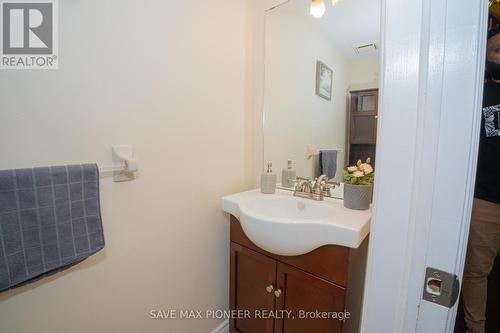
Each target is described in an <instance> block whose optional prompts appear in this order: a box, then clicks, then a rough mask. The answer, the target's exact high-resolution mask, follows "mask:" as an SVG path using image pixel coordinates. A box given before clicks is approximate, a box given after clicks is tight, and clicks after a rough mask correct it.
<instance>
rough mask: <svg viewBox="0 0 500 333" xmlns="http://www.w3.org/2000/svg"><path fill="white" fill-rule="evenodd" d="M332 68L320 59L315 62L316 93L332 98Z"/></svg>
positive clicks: (325, 97)
mask: <svg viewBox="0 0 500 333" xmlns="http://www.w3.org/2000/svg"><path fill="white" fill-rule="evenodd" d="M332 84H333V70H332V69H331V68H330V67H328V66H327V65H325V64H324V63H323V62H321V61H319V60H318V61H317V62H316V95H318V96H320V97H323V98H324V99H326V100H328V101H331V100H332Z"/></svg>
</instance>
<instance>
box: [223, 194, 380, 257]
mask: <svg viewBox="0 0 500 333" xmlns="http://www.w3.org/2000/svg"><path fill="white" fill-rule="evenodd" d="M222 209H223V210H224V211H225V212H227V213H230V214H232V215H234V216H235V217H237V218H238V219H239V221H240V223H241V226H242V228H243V231H244V232H245V234H246V235H247V237H248V238H249V239H250V240H251V241H252V242H254V243H255V245H257V246H259V247H260V248H262V249H264V250H266V251H268V252H271V253H274V254H278V255H284V256H296V255H301V254H305V253H308V252H311V251H312V250H314V249H316V248H318V247H320V246H323V245H329V244H332V245H341V246H347V247H350V248H357V247H358V246H359V245H360V244H361V243H362V242H363V240H364V239H365V237H366V236H367V235H368V233H369V230H370V219H371V212H370V211H369V210H368V211H357V210H350V209H347V208H345V207H344V205H343V202H342V200H338V199H331V198H325V200H324V201H314V200H309V199H303V198H298V197H294V196H293V195H292V192H290V191H284V190H276V193H275V194H262V193H261V192H260V190H253V191H248V192H242V193H238V194H234V195H230V196H226V197H223V198H222Z"/></svg>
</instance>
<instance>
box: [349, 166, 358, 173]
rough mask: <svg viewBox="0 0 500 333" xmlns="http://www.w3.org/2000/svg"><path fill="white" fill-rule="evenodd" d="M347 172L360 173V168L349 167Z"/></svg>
mask: <svg viewBox="0 0 500 333" xmlns="http://www.w3.org/2000/svg"><path fill="white" fill-rule="evenodd" d="M347 171H349V172H354V171H358V167H357V166H355V165H354V166H350V167H347Z"/></svg>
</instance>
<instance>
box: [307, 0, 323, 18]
mask: <svg viewBox="0 0 500 333" xmlns="http://www.w3.org/2000/svg"><path fill="white" fill-rule="evenodd" d="M325 10H326V8H325V2H324V1H323V0H311V12H310V13H311V15H312V16H314V17H315V18H320V17H321V16H323V14H324V13H325Z"/></svg>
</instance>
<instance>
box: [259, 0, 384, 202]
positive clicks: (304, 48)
mask: <svg viewBox="0 0 500 333" xmlns="http://www.w3.org/2000/svg"><path fill="white" fill-rule="evenodd" d="M333 3H335V5H333V6H332V1H325V4H326V10H325V12H324V14H323V15H322V16H321V17H318V18H316V17H313V16H312V15H311V14H310V1H309V0H290V1H287V2H285V3H283V4H281V5H280V6H277V7H275V8H273V9H271V10H269V11H268V12H267V13H266V22H265V24H266V25H265V82H264V86H265V91H264V161H272V162H273V165H274V171H275V172H276V174H277V175H278V182H282V183H284V185H288V186H287V187H293V182H289V183H288V184H287V180H288V179H281V178H282V174H284V175H291V174H294V173H293V171H294V172H295V174H296V175H297V176H299V177H307V178H313V179H314V178H316V177H318V176H319V175H321V174H326V175H327V176H328V178H330V179H332V181H336V182H341V181H342V170H343V169H344V168H345V166H346V165H347V164H349V163H355V162H356V161H357V160H358V159H362V160H363V161H364V160H366V158H367V157H371V159H372V161H373V163H374V162H375V141H376V128H377V104H378V90H377V89H378V60H379V58H378V50H377V45H378V43H379V30H380V28H379V26H380V22H379V20H380V1H377V0H340V1H337V2H335V1H334V2H333ZM316 16H317V15H316ZM289 160H291V161H293V162H292V170H291V172H290V173H287V172H282V170H287V169H288V168H289V166H288V161H289ZM331 195H332V196H334V197H342V186H340V187H338V188H336V189H333V190H332V191H331Z"/></svg>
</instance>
